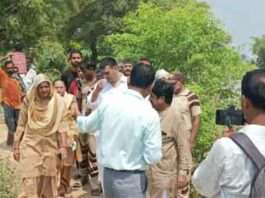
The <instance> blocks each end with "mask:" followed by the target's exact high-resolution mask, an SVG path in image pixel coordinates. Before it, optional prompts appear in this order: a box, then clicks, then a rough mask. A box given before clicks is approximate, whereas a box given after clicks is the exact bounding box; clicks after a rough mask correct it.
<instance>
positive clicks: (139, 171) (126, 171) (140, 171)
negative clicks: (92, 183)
mask: <svg viewBox="0 0 265 198" xmlns="http://www.w3.org/2000/svg"><path fill="white" fill-rule="evenodd" d="M104 169H107V170H109V171H113V172H120V173H145V171H144V170H115V169H112V168H107V167H104Z"/></svg>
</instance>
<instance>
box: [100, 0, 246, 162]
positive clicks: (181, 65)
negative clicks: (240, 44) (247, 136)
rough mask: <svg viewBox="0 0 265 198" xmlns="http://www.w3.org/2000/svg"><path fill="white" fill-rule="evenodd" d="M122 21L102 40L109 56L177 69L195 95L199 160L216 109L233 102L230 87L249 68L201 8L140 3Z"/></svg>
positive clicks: (190, 3)
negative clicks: (200, 110)
mask: <svg viewBox="0 0 265 198" xmlns="http://www.w3.org/2000/svg"><path fill="white" fill-rule="evenodd" d="M123 22H124V24H123V28H122V29H121V33H114V34H112V35H110V36H108V37H106V39H105V45H110V46H111V48H112V50H113V52H112V53H113V55H114V56H116V57H118V58H120V59H123V58H132V59H135V60H137V59H138V58H139V57H142V56H144V57H149V58H150V59H152V61H153V63H154V65H155V67H156V68H165V69H167V70H169V71H175V70H178V71H181V72H183V73H184V74H185V75H186V76H187V78H188V80H189V86H190V87H192V89H193V91H195V92H196V93H197V94H198V95H199V96H200V98H201V101H202V104H203V115H202V127H201V130H200V138H199V140H198V147H197V149H195V152H197V153H196V156H197V157H198V159H200V158H201V156H202V154H203V153H204V152H205V151H206V150H207V149H208V148H209V146H210V145H211V143H212V141H213V138H214V137H215V136H216V133H215V132H216V130H217V129H216V126H215V125H214V113H215V109H216V108H217V107H220V106H225V105H227V103H228V102H232V101H233V102H234V101H235V100H233V98H234V97H235V96H238V95H237V94H238V93H236V92H235V91H234V89H231V86H232V85H234V84H235V83H236V80H237V79H240V77H241V75H242V73H243V72H244V71H246V70H247V68H248V65H246V64H245V63H243V62H242V61H241V59H240V55H239V54H238V53H237V52H236V51H235V50H234V49H233V48H232V47H231V46H230V45H229V44H230V36H229V35H228V34H227V33H226V32H225V31H224V30H223V27H222V26H221V25H220V24H219V23H218V21H217V20H216V19H215V18H214V17H213V16H212V15H211V13H210V12H209V9H208V7H207V6H205V4H200V3H197V2H195V1H188V3H186V4H183V5H181V6H173V7H171V8H169V7H164V6H161V5H157V4H153V3H143V4H141V5H140V6H139V8H138V9H137V11H136V12H131V13H130V14H128V15H127V16H126V17H125V18H124V21H123ZM232 87H233V86H232ZM228 98H229V100H228Z"/></svg>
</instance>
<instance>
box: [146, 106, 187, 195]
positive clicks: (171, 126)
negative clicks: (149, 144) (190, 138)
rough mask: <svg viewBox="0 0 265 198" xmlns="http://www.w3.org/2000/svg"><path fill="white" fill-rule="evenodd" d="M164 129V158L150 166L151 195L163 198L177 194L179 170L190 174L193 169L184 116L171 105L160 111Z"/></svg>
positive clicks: (162, 129) (162, 128)
mask: <svg viewBox="0 0 265 198" xmlns="http://www.w3.org/2000/svg"><path fill="white" fill-rule="evenodd" d="M160 119H161V131H162V159H161V161H160V162H159V163H158V164H156V165H152V166H151V167H150V197H151V198H161V197H163V195H164V194H168V195H169V194H171V195H172V194H175V192H176V189H175V188H176V186H175V184H176V182H177V180H176V179H177V175H178V172H181V174H185V173H186V174H188V173H189V172H190V169H191V153H190V149H189V144H188V142H187V137H186V136H185V135H184V134H187V132H186V133H183V131H185V130H186V129H185V127H184V125H183V118H182V117H181V115H180V114H179V113H178V112H176V111H175V109H174V108H173V107H172V106H171V107H168V108H167V109H166V110H164V111H163V112H161V113H160Z"/></svg>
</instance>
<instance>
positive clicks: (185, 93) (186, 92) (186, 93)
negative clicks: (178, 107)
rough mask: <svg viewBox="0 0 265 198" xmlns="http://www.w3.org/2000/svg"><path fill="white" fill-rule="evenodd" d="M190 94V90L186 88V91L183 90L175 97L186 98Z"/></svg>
mask: <svg viewBox="0 0 265 198" xmlns="http://www.w3.org/2000/svg"><path fill="white" fill-rule="evenodd" d="M189 92H190V90H188V89H187V88H186V87H184V89H183V90H181V91H180V92H179V93H178V94H175V96H186V95H188V93H189Z"/></svg>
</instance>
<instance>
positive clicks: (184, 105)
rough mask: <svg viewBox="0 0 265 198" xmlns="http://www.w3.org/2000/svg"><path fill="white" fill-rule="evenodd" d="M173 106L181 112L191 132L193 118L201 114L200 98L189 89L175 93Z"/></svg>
mask: <svg viewBox="0 0 265 198" xmlns="http://www.w3.org/2000/svg"><path fill="white" fill-rule="evenodd" d="M172 106H173V107H174V108H175V109H176V110H177V111H178V112H180V113H181V115H182V117H183V121H184V125H185V127H186V128H187V129H188V130H189V131H190V132H191V129H192V118H193V117H195V116H198V115H200V114H201V107H200V100H199V98H198V97H197V96H196V95H195V94H194V93H193V92H191V91H189V90H188V89H184V90H182V91H181V92H180V93H179V94H177V95H175V96H174V98H173V101H172Z"/></svg>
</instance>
